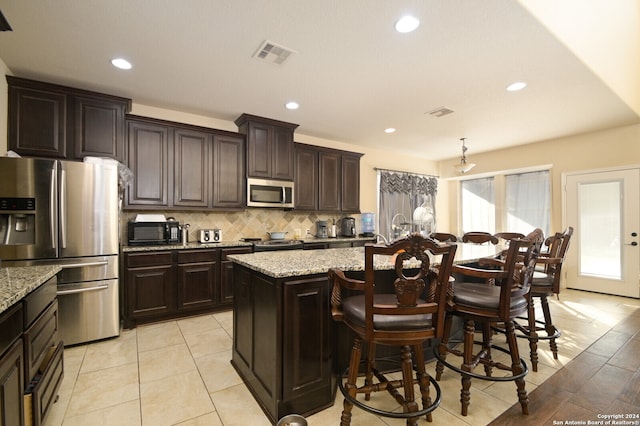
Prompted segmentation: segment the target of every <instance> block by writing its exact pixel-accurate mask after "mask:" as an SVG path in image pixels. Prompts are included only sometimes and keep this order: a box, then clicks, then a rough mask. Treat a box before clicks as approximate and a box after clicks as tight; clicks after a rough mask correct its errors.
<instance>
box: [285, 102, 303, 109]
mask: <svg viewBox="0 0 640 426" xmlns="http://www.w3.org/2000/svg"><path fill="white" fill-rule="evenodd" d="M284 107H285V108H286V109H298V108H300V105H298V103H297V102H287V103H286V104H285V105H284Z"/></svg>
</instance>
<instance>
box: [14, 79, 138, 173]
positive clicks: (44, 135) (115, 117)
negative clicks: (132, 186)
mask: <svg viewBox="0 0 640 426" xmlns="http://www.w3.org/2000/svg"><path fill="white" fill-rule="evenodd" d="M7 83H8V85H9V111H8V134H9V145H8V148H9V149H11V150H13V151H16V152H17V153H18V154H20V155H24V156H36V157H49V158H60V159H67V160H82V159H83V158H84V157H85V156H99V157H110V158H114V159H116V160H119V161H122V160H123V159H124V146H125V126H124V121H125V114H126V113H127V112H129V110H130V109H131V100H130V99H126V98H121V97H117V96H111V95H106V94H102V93H95V92H90V91H86V90H81V89H76V88H72V87H66V86H60V85H56V84H50V83H44V82H40V81H34V80H27V79H23V78H18V77H12V76H7Z"/></svg>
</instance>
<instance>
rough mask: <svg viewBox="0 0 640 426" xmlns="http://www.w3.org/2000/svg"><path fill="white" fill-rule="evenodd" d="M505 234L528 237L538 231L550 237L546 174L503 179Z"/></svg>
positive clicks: (529, 174) (548, 191)
mask: <svg viewBox="0 0 640 426" xmlns="http://www.w3.org/2000/svg"><path fill="white" fill-rule="evenodd" d="M505 186H506V188H505V190H506V199H505V204H506V206H505V207H506V211H507V222H506V230H507V231H509V232H521V233H523V234H525V235H526V234H528V233H529V232H531V230H532V229H534V228H540V229H542V231H543V232H544V235H549V228H550V220H551V189H550V188H551V182H550V179H549V171H548V170H544V171H540V172H530V173H520V174H515V175H506V176H505Z"/></svg>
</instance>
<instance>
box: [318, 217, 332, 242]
mask: <svg viewBox="0 0 640 426" xmlns="http://www.w3.org/2000/svg"><path fill="white" fill-rule="evenodd" d="M328 237H329V225H328V223H327V221H326V220H317V221H316V238H328Z"/></svg>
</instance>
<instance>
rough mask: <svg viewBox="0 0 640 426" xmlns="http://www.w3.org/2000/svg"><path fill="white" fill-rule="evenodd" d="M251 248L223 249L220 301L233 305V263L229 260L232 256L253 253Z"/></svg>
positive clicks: (221, 256)
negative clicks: (228, 257)
mask: <svg viewBox="0 0 640 426" xmlns="http://www.w3.org/2000/svg"><path fill="white" fill-rule="evenodd" d="M252 251H253V249H252V248H251V247H234V248H223V249H222V253H221V255H220V260H221V262H220V297H219V299H218V301H219V302H220V303H223V304H228V305H229V307H231V304H232V303H233V262H232V261H231V260H229V259H227V256H229V255H231V254H243V253H251V252H252Z"/></svg>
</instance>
